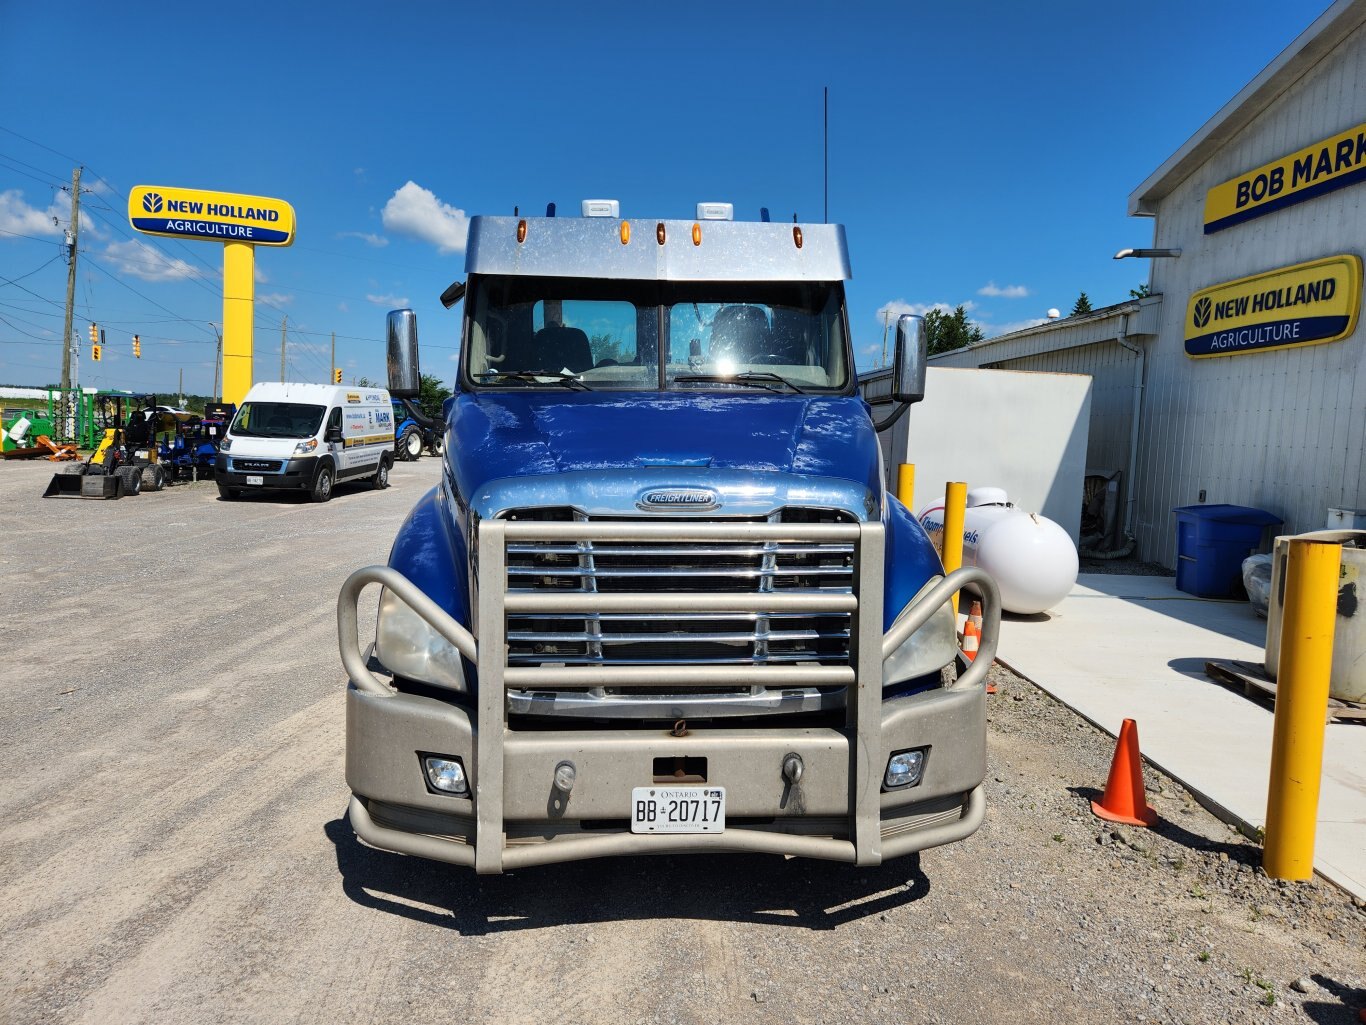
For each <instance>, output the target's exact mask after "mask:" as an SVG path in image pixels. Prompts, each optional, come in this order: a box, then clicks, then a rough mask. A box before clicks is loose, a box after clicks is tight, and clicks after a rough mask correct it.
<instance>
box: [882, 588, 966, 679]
mask: <svg viewBox="0 0 1366 1025" xmlns="http://www.w3.org/2000/svg"><path fill="white" fill-rule="evenodd" d="M940 579H941V578H940V577H934V578H932V579H931V580H930V581H929V582H928V583H926V584H925V586H924V587H922V588H921V589H920V593H919V594H917V595H916V596H915V598H913V599H912V600H911V601H910V602H909V603H908V604H907V606H906V608H905V609H903V610H902V612H901V616H904V615H906V614H907V610H909V609H910V608H912V607H913V606H914V605H915V603H916V602H917V601H919V600H920V595H922V594H924V593H925V592H926V591H928V590H929V589H930V588H931V587H933V586H934V585H935V584H937V583H939V581H940ZM901 616H898V617H897V619H898V620H900V619H901ZM954 627H955V623H954V621H953V606H952V605H950V604H949V603H948V602H945V603H944V604H943V605H941V606H939V608H937V609H935V610H934V614H933V615H931V616H930V618H929V619H928V620H926V621H925V625H924V626H922V627H921V628H920V629H919V630H917V631H916V632H915V633H913V634H911V636H909V637H907V638H906V640H905V641H904V642H902V645H901V647H899V648H897V649H896V651H894V652H892V654H891V655H890V656H889V657H888V659H887V660H886V661H885V662H883V663H882V686H884V687H890V686H891V685H892V684H894V683H902V682H904V681H906V680H914V679H915V678H916V677H918V676H926V675H928V674H929V673H937V672H939V670H940V669H942V668H944V666H946V665H948V664H949V663H950V662H952V661H953V656H954V655H955V654H956V653H957V651H958V633H957V631H956V630H955V629H954Z"/></svg>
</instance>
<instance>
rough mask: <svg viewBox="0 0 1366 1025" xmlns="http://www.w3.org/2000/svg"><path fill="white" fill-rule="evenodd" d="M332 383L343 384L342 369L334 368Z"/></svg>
mask: <svg viewBox="0 0 1366 1025" xmlns="http://www.w3.org/2000/svg"><path fill="white" fill-rule="evenodd" d="M332 383H333V384H341V367H333V368H332Z"/></svg>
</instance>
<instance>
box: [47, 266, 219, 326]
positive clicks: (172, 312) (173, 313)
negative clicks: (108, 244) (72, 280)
mask: <svg viewBox="0 0 1366 1025" xmlns="http://www.w3.org/2000/svg"><path fill="white" fill-rule="evenodd" d="M89 266H91V267H94V268H95V269H96V270H97V271H99V272H100V273H101V274H103V275H104V276H105V277H107V278H109V280H111V281H114V282H117V283H118V284H120V285H122V286H123V287H124V288H126V289H128V291H130V292H132V293H133V294H134V295H135V296H137V297H138V298H139V299H142V300H143V301H144V302H149V303H151V304H152V305H153V306H155V307H156V308H157V309H159V310H162V311H163V312H165V313H169V314H170V315H171V316H173V317H176V318H177V319H179V320H181V321H183V322H184V323H186V324H193V325H194V326H195V327H197V328H199V329H200V330H201V331H205V332H207V331H208V328H207V327H205V326H204V325H203V324H202V323H201V322H200V321H197V320H191V319H190V318H189V317H181V316H180V315H179V314H178V313H176V311H175V310H173V309H170V308H169V307H167V306H163V305H161V303H159V302H157V301H156V300H155V299H153V298H151V297H150V296H147V295H143V294H142V293H141V292H139V291H138V290H137V289H136V288H134V287H133V286H132V285H130V284H128V282H126V281H124V280H123V279H122V278H120V277H118V276H117V275H115V274H110V273H109V271H107V270H105V269H104V268H103V267H101V266H100V265H99V264H98V263H91V264H90V265H89ZM21 287H22V286H21Z"/></svg>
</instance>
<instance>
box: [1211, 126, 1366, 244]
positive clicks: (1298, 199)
mask: <svg viewBox="0 0 1366 1025" xmlns="http://www.w3.org/2000/svg"><path fill="white" fill-rule="evenodd" d="M1359 181H1366V124H1359V125H1357V126H1356V127H1355V128H1349V129H1347V131H1345V132H1342V133H1340V134H1338V135H1335V136H1333V137H1332V138H1331V139H1324V140H1323V141H1322V142H1316V143H1314V144H1313V145H1312V146H1306V147H1305V148H1304V149H1302V150H1299V151H1297V152H1295V153H1290V154H1287V155H1286V156H1283V157H1281V158H1280V159H1279V160H1273V161H1272V162H1271V163H1269V164H1263V165H1262V166H1261V167H1257V168H1254V169H1253V170H1251V171H1248V172H1247V173H1246V174H1241V175H1239V176H1238V177H1237V178H1234V179H1232V180H1230V181H1226V182H1224V183H1223V184H1222V185H1216V186H1215V187H1214V188H1212V189H1210V190H1209V193H1208V194H1207V195H1206V196H1205V234H1206V235H1212V234H1213V233H1214V232H1216V231H1221V230H1223V229H1224V228H1231V227H1232V226H1233V225H1235V224H1239V223H1241V222H1242V221H1246V220H1248V219H1250V218H1253V217H1260V216H1261V215H1262V214H1269V213H1271V211H1273V210H1279V209H1281V208H1282V207H1286V206H1290V205H1291V204H1293V203H1302V202H1304V201H1305V200H1306V199H1313V198H1314V197H1315V196H1321V195H1323V194H1324V193H1325V192H1332V191H1333V190H1334V189H1340V188H1342V187H1343V186H1345V185H1351V184H1353V183H1355V182H1359Z"/></svg>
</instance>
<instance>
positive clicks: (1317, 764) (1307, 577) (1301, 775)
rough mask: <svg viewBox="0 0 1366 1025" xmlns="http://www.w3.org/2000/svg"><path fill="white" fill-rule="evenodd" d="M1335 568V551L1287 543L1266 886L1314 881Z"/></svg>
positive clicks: (1338, 550) (1336, 547)
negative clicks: (1271, 882) (1273, 881)
mask: <svg viewBox="0 0 1366 1025" xmlns="http://www.w3.org/2000/svg"><path fill="white" fill-rule="evenodd" d="M1341 565H1342V545H1340V544H1333V543H1331V542H1327V541H1313V540H1308V539H1303V540H1301V539H1294V540H1292V541H1291V542H1290V558H1289V560H1288V563H1287V565H1286V574H1285V605H1284V609H1285V612H1284V618H1283V619H1282V621H1281V662H1280V667H1279V672H1278V673H1277V678H1276V723H1275V726H1274V732H1273V734H1272V738H1271V784H1270V787H1269V788H1268V792H1267V798H1266V842H1265V846H1264V847H1263V849H1262V867H1263V868H1264V869H1266V874H1267V875H1269V876H1271V878H1273V879H1309V878H1311V877H1312V876H1313V874H1314V832H1315V825H1316V820H1317V818H1318V810H1319V786H1320V784H1321V783H1322V777H1323V731H1324V724H1325V720H1326V718H1327V711H1328V677H1329V674H1330V672H1331V670H1332V665H1333V627H1334V620H1335V619H1336V617H1337V599H1338V572H1339V567H1340V566H1341Z"/></svg>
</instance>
